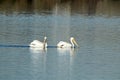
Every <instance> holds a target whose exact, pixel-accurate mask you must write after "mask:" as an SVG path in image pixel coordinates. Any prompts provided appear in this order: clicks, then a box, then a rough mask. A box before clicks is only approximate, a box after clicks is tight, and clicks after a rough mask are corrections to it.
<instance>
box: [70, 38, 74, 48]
mask: <svg viewBox="0 0 120 80" xmlns="http://www.w3.org/2000/svg"><path fill="white" fill-rule="evenodd" d="M70 42H71V44H72V46H71V47H75V45H74V43H73V40H72V39H70Z"/></svg>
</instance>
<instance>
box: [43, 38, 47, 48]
mask: <svg viewBox="0 0 120 80" xmlns="http://www.w3.org/2000/svg"><path fill="white" fill-rule="evenodd" d="M46 43H47V37H44V41H43V48H44V49H45V47H46Z"/></svg>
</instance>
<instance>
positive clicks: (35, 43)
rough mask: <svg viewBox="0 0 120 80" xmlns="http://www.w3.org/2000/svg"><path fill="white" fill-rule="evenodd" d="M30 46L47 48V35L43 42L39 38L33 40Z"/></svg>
mask: <svg viewBox="0 0 120 80" xmlns="http://www.w3.org/2000/svg"><path fill="white" fill-rule="evenodd" d="M29 46H30V47H32V48H42V49H45V48H47V37H44V41H43V42H40V41H39V40H33V42H31V43H30V45H29Z"/></svg>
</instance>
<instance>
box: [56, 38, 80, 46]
mask: <svg viewBox="0 0 120 80" xmlns="http://www.w3.org/2000/svg"><path fill="white" fill-rule="evenodd" d="M70 42H71V43H68V42H64V41H60V42H59V43H58V44H57V47H58V48H75V45H76V46H77V47H79V46H78V44H77V42H76V40H75V39H74V37H71V38H70Z"/></svg>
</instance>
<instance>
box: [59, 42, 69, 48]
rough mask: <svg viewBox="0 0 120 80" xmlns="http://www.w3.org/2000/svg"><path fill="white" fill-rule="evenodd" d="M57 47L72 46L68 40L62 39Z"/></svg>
mask: <svg viewBox="0 0 120 80" xmlns="http://www.w3.org/2000/svg"><path fill="white" fill-rule="evenodd" d="M57 47H58V48H70V47H71V44H70V43H68V42H64V41H60V42H59V43H58V44H57Z"/></svg>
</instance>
